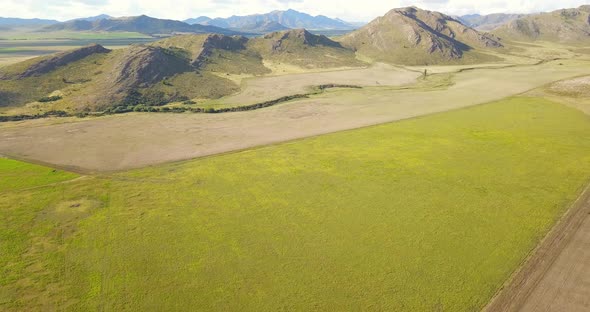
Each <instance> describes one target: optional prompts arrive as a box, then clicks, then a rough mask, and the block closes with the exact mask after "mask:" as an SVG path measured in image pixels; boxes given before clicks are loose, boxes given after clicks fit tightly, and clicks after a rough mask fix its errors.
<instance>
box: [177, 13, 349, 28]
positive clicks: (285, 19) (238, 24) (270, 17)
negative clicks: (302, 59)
mask: <svg viewBox="0 0 590 312" xmlns="http://www.w3.org/2000/svg"><path fill="white" fill-rule="evenodd" d="M185 22H187V23H189V24H202V25H213V26H217V27H222V28H227V29H233V30H240V31H247V32H248V31H250V32H251V31H253V30H256V29H257V28H258V25H260V24H265V23H274V24H275V25H279V24H280V25H282V26H283V27H285V28H291V29H297V28H305V29H308V30H350V29H355V28H356V27H355V26H354V25H351V24H349V23H347V22H344V21H342V20H340V19H332V18H329V17H326V16H323V15H318V16H311V15H309V14H306V13H302V12H298V11H295V10H286V11H273V12H270V13H266V14H255V15H247V16H232V17H228V18H214V19H212V18H209V17H206V16H201V17H198V18H194V19H188V20H185Z"/></svg>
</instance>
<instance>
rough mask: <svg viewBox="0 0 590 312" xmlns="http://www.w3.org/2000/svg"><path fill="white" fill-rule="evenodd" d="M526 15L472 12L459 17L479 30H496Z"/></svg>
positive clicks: (464, 22)
mask: <svg viewBox="0 0 590 312" xmlns="http://www.w3.org/2000/svg"><path fill="white" fill-rule="evenodd" d="M524 16H526V14H505V13H496V14H488V15H479V14H470V15H463V16H459V17H457V19H458V20H459V21H461V22H462V23H463V24H465V25H467V26H469V27H473V28H475V29H477V30H484V31H490V30H494V29H496V28H498V27H500V26H502V25H504V24H506V23H508V22H511V21H513V20H516V19H519V18H521V17H524Z"/></svg>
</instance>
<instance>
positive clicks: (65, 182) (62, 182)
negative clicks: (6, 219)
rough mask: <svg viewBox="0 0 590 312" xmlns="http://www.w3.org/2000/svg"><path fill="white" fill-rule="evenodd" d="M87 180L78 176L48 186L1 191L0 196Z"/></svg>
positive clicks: (85, 177)
mask: <svg viewBox="0 0 590 312" xmlns="http://www.w3.org/2000/svg"><path fill="white" fill-rule="evenodd" d="M87 178H89V176H79V177H77V178H73V179H71V180H66V181H60V182H54V183H49V184H44V185H37V186H32V187H25V188H19V189H14V190H8V191H3V192H0V195H2V194H7V193H18V192H25V191H32V190H37V189H42V188H45V187H52V186H57V185H63V184H69V183H74V182H78V181H81V180H85V179H87Z"/></svg>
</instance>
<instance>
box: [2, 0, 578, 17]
mask: <svg viewBox="0 0 590 312" xmlns="http://www.w3.org/2000/svg"><path fill="white" fill-rule="evenodd" d="M1 2H2V5H1V7H2V12H1V13H0V15H2V16H6V17H26V18H32V17H39V18H54V19H59V20H67V19H72V18H77V17H84V16H94V15H98V14H101V13H105V14H109V15H113V16H130V15H139V14H146V15H150V16H154V17H159V18H170V19H185V18H189V17H198V16H201V15H207V16H210V17H227V16H230V15H247V14H254V13H266V12H269V11H272V10H284V9H288V8H292V9H295V10H300V11H304V12H306V13H310V14H313V15H318V14H323V15H327V16H329V17H339V18H342V19H345V20H349V21H369V20H371V19H373V18H375V17H377V16H380V15H383V14H385V13H386V12H387V11H389V10H390V9H393V8H396V7H402V6H410V5H415V6H418V7H420V8H424V9H430V10H437V11H441V12H444V13H447V14H457V15H461V14H471V13H481V14H489V13H497V12H510V13H531V12H540V11H550V10H555V9H559V8H566V7H577V6H580V5H582V4H586V3H588V0H560V1H555V0H489V1H485V2H484V1H474V0H389V1H388V0H363V1H318V0H248V1H242V0H216V1H215V0H176V1H162V0H61V1H58V0H1Z"/></svg>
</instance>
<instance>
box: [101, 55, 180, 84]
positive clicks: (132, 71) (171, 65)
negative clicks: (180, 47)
mask: <svg viewBox="0 0 590 312" xmlns="http://www.w3.org/2000/svg"><path fill="white" fill-rule="evenodd" d="M191 69H192V68H191V66H190V65H189V64H188V61H187V60H186V59H185V58H183V57H182V56H180V55H177V54H175V53H174V51H171V50H169V49H165V48H161V47H153V46H132V47H130V48H128V49H126V50H125V52H124V53H123V54H122V55H121V56H120V59H119V60H118V61H117V62H116V65H115V67H114V69H113V70H112V72H111V80H112V81H113V84H114V86H115V87H116V88H117V90H127V89H130V88H136V87H146V86H149V85H150V84H154V83H156V82H158V81H161V80H162V79H164V78H166V77H172V76H174V75H175V74H178V73H182V72H186V71H190V70H191Z"/></svg>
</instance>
